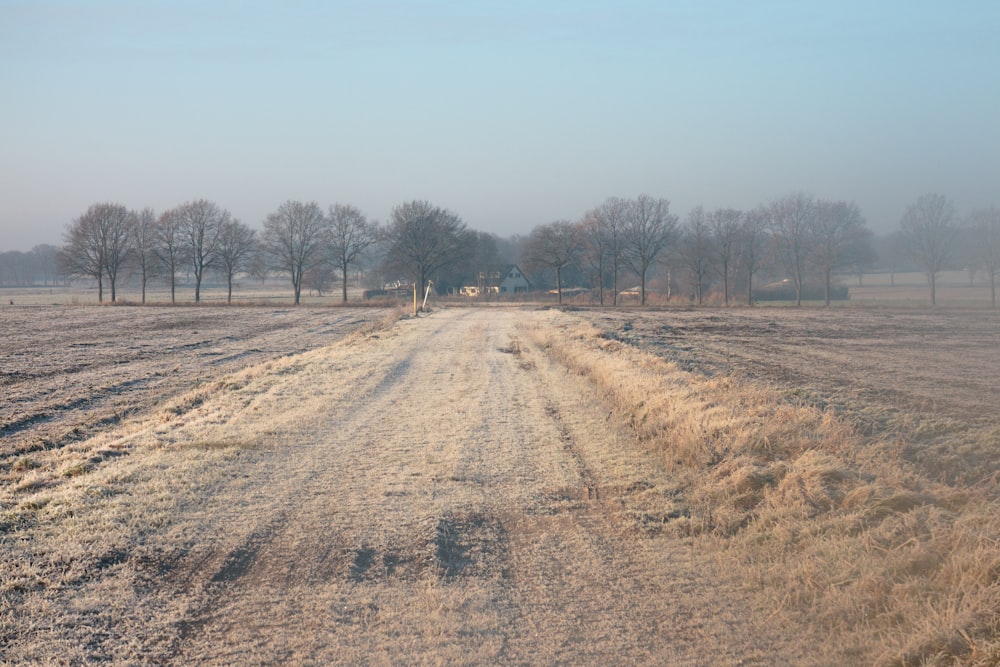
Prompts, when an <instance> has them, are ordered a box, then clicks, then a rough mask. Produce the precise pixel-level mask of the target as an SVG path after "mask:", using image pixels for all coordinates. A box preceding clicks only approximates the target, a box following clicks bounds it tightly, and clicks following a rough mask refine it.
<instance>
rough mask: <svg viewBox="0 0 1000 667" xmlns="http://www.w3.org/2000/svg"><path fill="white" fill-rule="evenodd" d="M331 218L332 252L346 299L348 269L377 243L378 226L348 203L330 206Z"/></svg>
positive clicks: (342, 292) (345, 300) (342, 294)
mask: <svg viewBox="0 0 1000 667" xmlns="http://www.w3.org/2000/svg"><path fill="white" fill-rule="evenodd" d="M329 219H330V256H331V259H332V260H333V264H334V266H336V267H337V269H338V270H339V271H340V288H341V296H342V298H343V302H344V303H347V276H348V271H349V270H350V268H351V267H352V266H354V265H355V264H356V263H357V262H358V261H359V260H360V259H361V257H362V255H363V253H365V252H366V251H367V250H368V249H369V248H371V247H372V246H374V245H375V241H376V239H377V237H378V235H377V231H378V229H377V227H376V226H375V225H374V224H372V223H370V222H369V221H368V219H367V218H366V217H365V214H364V213H362V212H361V210H360V209H358V208H355V207H354V206H350V205H348V204H335V205H333V206H331V207H330V216H329Z"/></svg>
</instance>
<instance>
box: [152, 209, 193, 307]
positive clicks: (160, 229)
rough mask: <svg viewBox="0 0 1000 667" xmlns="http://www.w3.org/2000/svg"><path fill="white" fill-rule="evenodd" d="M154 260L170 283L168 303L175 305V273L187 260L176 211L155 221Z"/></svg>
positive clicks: (182, 222)
mask: <svg viewBox="0 0 1000 667" xmlns="http://www.w3.org/2000/svg"><path fill="white" fill-rule="evenodd" d="M155 234H156V246H155V252H156V259H157V261H158V263H159V265H160V269H161V270H162V271H163V274H164V275H165V276H166V278H167V281H168V282H169V283H170V303H177V271H178V270H180V268H181V266H182V265H183V264H185V263H186V262H187V261H188V260H187V249H188V245H187V243H186V242H185V238H184V221H183V219H182V218H181V215H180V213H179V211H178V210H177V209H170V210H169V211H164V212H163V213H162V214H160V217H159V218H158V219H157V221H156V232H155Z"/></svg>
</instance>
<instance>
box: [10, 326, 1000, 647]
mask: <svg viewBox="0 0 1000 667" xmlns="http://www.w3.org/2000/svg"><path fill="white" fill-rule="evenodd" d="M3 318H4V319H3V326H4V331H3V333H4V336H5V340H6V339H7V337H8V336H9V337H10V340H11V341H12V342H13V343H12V345H11V347H10V348H7V347H6V346H5V348H4V350H3V352H2V356H0V361H2V364H3V367H2V368H0V371H2V372H3V373H4V374H5V375H4V376H3V382H4V385H3V389H4V396H3V401H2V403H0V409H2V410H3V411H4V415H3V416H4V422H3V423H4V426H3V428H4V429H5V430H4V431H3V432H2V440H0V447H2V449H3V456H4V458H3V462H2V474H3V486H2V487H0V596H2V597H0V662H2V661H4V660H6V661H7V662H10V663H11V664H14V663H21V662H34V663H67V664H84V663H90V662H113V663H129V664H146V663H159V664H162V663H166V664H191V663H201V664H261V665H263V664H287V663H295V664H331V663H338V664H356V663H359V662H366V663H376V664H400V663H407V664H441V663H465V664H495V663H498V662H499V663H513V664H527V663H541V664H555V663H558V664H608V663H616V662H617V663H628V664H677V665H696V664H720V665H737V664H741V665H752V664H757V665H782V664H787V665H791V664H796V665H798V664H813V665H834V664H871V663H879V664H886V665H917V664H942V665H943V664H955V663H956V661H957V662H958V664H969V665H987V664H995V662H996V660H998V659H1000V642H998V640H997V639H996V638H997V635H998V633H1000V584H998V582H997V577H996V573H997V572H1000V548H998V539H1000V509H998V508H1000V492H998V482H997V477H998V475H996V474H995V473H996V472H997V471H998V470H1000V467H998V460H1000V457H998V454H997V450H998V448H1000V445H998V441H1000V437H998V436H1000V415H998V413H997V408H996V406H997V405H998V404H1000V396H998V395H997V391H998V390H997V385H996V380H995V379H996V378H997V377H1000V318H998V317H997V315H996V314H995V313H990V312H985V311H978V312H960V311H941V312H919V311H910V310H906V311H882V310H874V309H872V310H868V309H864V310H857V311H854V310H841V309H836V310H830V311H825V310H812V309H803V310H789V309H783V308H779V309H733V310H729V311H723V310H699V311H693V310H692V311H688V310H673V309H671V310H665V311H659V312H657V311H644V310H638V309H630V310H618V311H612V310H606V311H605V310H593V311H590V310H573V311H570V312H564V311H559V310H554V309H532V308H526V307H521V308H514V307H496V308H476V309H461V308H454V309H443V310H439V311H437V312H434V313H431V314H430V315H429V316H426V317H421V318H418V319H407V320H403V321H399V322H396V323H395V324H393V323H391V319H392V318H389V319H385V314H384V313H381V312H379V311H375V310H369V309H362V310H349V309H345V310H340V309H294V310H291V311H285V312H276V311H274V310H272V309H268V308H256V309H254V308H247V309H228V308H202V309H196V308H193V309H184V308H164V309H157V308H153V309H138V308H89V307H88V308H83V307H63V308H42V307H31V308H5V309H4V312H3ZM16 318H24V319H16ZM29 326H30V327H33V328H34V333H33V335H24V334H22V333H21V332H22V330H24V329H27V328H29ZM8 349H9V350H11V352H10V353H8ZM119 360H121V361H120V362H119ZM8 390H9V391H10V393H8ZM8 396H11V397H14V399H16V400H11V401H8V398H7V397H8ZM9 405H14V406H17V407H16V408H13V409H12V408H10V407H9ZM8 411H9V412H8Z"/></svg>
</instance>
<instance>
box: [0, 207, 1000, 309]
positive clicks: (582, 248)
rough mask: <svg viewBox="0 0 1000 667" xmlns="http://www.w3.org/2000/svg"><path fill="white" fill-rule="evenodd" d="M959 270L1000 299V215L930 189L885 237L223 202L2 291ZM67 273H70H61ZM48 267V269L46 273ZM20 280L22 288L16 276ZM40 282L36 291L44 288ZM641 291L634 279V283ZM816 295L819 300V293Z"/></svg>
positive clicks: (724, 299) (79, 242)
mask: <svg viewBox="0 0 1000 667" xmlns="http://www.w3.org/2000/svg"><path fill="white" fill-rule="evenodd" d="M956 261H961V262H964V264H963V266H962V267H961V268H967V269H968V270H969V271H970V280H971V276H972V272H980V271H981V272H983V273H984V274H985V275H986V277H987V278H988V280H989V284H990V287H991V298H992V302H993V305H994V306H995V305H996V274H997V272H998V270H1000V211H998V210H997V209H996V207H990V208H987V209H980V210H975V211H973V212H971V213H970V214H969V215H968V216H965V217H964V218H963V217H960V216H959V215H958V214H957V211H956V207H955V205H954V203H953V202H951V200H949V199H948V198H947V197H944V196H942V195H937V194H928V195H924V196H922V197H920V198H918V199H917V200H916V201H915V202H913V203H912V204H911V205H910V206H908V207H907V209H906V211H905V212H904V214H903V216H902V217H901V219H900V223H899V227H898V229H897V230H896V231H895V232H894V233H892V234H890V235H889V236H888V237H885V238H882V239H876V238H875V237H874V236H873V234H872V233H871V231H870V230H869V229H868V226H867V221H866V220H865V218H864V216H863V215H862V213H861V211H860V209H859V208H858V206H857V205H856V204H854V203H853V202H847V201H834V200H824V199H817V198H815V197H813V196H811V195H808V194H806V193H801V192H795V193H791V194H788V195H785V196H783V197H781V198H779V199H776V200H773V201H770V202H768V203H766V204H763V205H760V206H758V207H756V208H754V209H751V210H746V211H744V210H737V209H732V208H719V209H714V210H705V209H703V208H702V207H700V206H699V207H696V208H694V209H693V210H691V211H690V212H689V213H688V214H687V216H686V217H685V218H684V219H683V220H682V219H681V218H680V217H679V216H678V215H676V214H674V213H672V212H671V210H670V202H669V200H667V199H664V198H656V197H652V196H649V195H639V196H638V197H634V198H620V197H611V198H609V199H607V200H606V201H604V202H603V203H602V204H600V205H598V206H596V207H594V208H593V209H591V210H589V211H587V212H586V213H585V214H584V215H583V216H582V217H581V218H580V219H579V220H576V221H569V220H561V221H555V222H550V223H544V224H540V225H537V226H536V227H535V228H534V229H533V230H532V231H531V232H530V234H528V235H526V236H524V237H518V236H515V237H512V238H508V239H503V238H500V237H498V236H496V235H493V234H486V233H483V232H477V231H474V230H471V229H469V228H468V227H467V226H466V224H465V223H464V222H463V221H462V220H461V218H460V217H459V216H458V215H457V214H455V213H453V212H451V211H449V210H447V209H443V208H441V207H438V206H435V205H433V204H431V203H429V202H426V201H409V202H404V203H402V204H399V205H398V206H396V207H394V208H393V210H392V212H391V215H390V217H389V220H388V221H386V223H385V224H379V223H377V222H374V221H372V220H369V219H368V217H367V216H366V215H365V214H364V213H363V212H362V211H360V210H359V209H358V208H356V207H354V206H351V205H348V204H339V203H338V204H334V205H332V206H329V207H328V208H326V209H324V208H321V207H320V206H319V205H318V204H317V203H315V202H299V201H287V202H285V203H283V204H281V205H280V206H279V207H277V209H275V210H274V211H273V212H272V213H270V214H268V215H267V216H266V218H265V219H264V221H263V225H262V229H261V230H260V231H259V232H258V230H255V229H253V228H251V227H250V226H248V225H246V224H244V223H243V222H241V221H239V220H237V219H235V218H234V217H233V216H232V215H231V214H230V213H229V211H227V210H225V209H223V208H221V207H220V206H218V205H217V204H215V203H214V202H210V201H207V200H204V199H199V200H195V201H191V202H186V203H184V204H182V205H180V206H177V207H175V208H172V209H169V210H167V211H164V212H163V213H161V214H159V215H156V214H155V213H154V211H152V210H151V209H148V208H146V209H141V210H132V209H129V208H127V207H126V206H124V205H122V204H118V203H99V204H94V205H92V206H91V207H89V208H88V209H87V211H85V212H84V213H83V214H82V215H81V216H80V217H78V218H76V219H74V220H73V221H72V222H71V223H70V224H69V225H67V228H66V231H65V233H64V238H63V245H62V246H61V247H58V248H57V247H55V246H48V245H46V246H37V247H36V248H35V249H33V250H32V252H31V253H3V254H0V284H21V283H19V282H17V281H22V280H24V279H25V276H37V275H39V271H41V272H42V273H43V274H44V280H45V282H46V283H48V281H49V280H50V279H51V280H52V281H53V282H55V280H56V278H57V274H58V275H59V276H64V277H72V278H83V279H88V280H93V281H94V282H95V283H96V285H97V289H98V299H99V300H100V301H103V300H104V298H105V288H107V289H108V290H109V292H110V294H109V296H110V300H111V301H116V300H117V299H118V288H119V284H120V282H121V280H122V277H123V276H128V277H129V278H130V279H132V280H136V281H138V283H139V285H140V286H141V294H142V297H141V298H142V301H143V302H145V300H146V289H147V285H148V284H149V283H150V282H151V281H158V282H160V283H163V284H166V285H169V287H170V293H171V301H172V302H175V301H176V291H177V286H178V282H179V278H180V277H181V276H186V277H187V278H188V279H189V280H190V281H191V282H193V286H194V299H195V301H196V302H198V301H200V299H201V289H202V283H203V280H204V279H205V276H206V274H207V273H208V272H212V273H213V274H214V275H217V276H218V277H220V278H221V279H223V280H224V281H225V282H226V284H227V287H228V289H227V301H231V300H232V293H233V283H234V279H235V278H236V277H237V276H238V275H241V274H249V275H251V276H255V277H259V278H261V279H263V278H264V277H266V276H268V275H274V274H280V275H284V276H285V277H286V278H287V279H288V281H289V282H290V283H291V288H292V293H293V297H294V302H295V303H296V304H298V303H300V299H301V294H302V290H303V289H307V290H308V289H319V290H324V289H329V286H330V284H331V283H332V281H333V280H336V281H337V282H339V286H340V291H341V296H342V299H343V300H344V301H347V293H348V289H347V288H348V280H349V276H350V275H351V272H352V271H355V272H357V271H361V270H364V271H365V272H366V273H367V274H368V275H369V281H370V282H371V283H372V284H376V283H375V281H377V280H379V281H380V282H378V283H377V284H382V282H388V281H389V279H391V278H396V279H404V281H408V282H412V283H413V284H415V285H418V286H423V285H426V284H427V283H428V281H430V280H432V279H433V281H434V283H435V288H436V289H437V290H439V291H445V290H448V289H453V290H456V291H457V288H458V287H461V286H462V285H469V284H475V283H476V276H477V275H480V274H481V273H482V272H484V271H487V270H492V269H494V268H495V267H497V266H499V265H502V264H507V263H518V264H520V265H522V266H523V268H524V269H526V273H527V274H528V275H529V276H530V277H531V279H532V282H533V284H534V286H535V287H536V288H545V289H547V288H549V287H554V291H555V292H556V294H557V298H558V299H559V300H560V302H561V301H562V298H563V293H564V290H565V289H566V288H567V287H574V288H578V289H581V288H582V289H586V290H587V291H589V292H591V293H592V294H594V298H595V299H596V300H597V301H599V302H600V303H601V304H605V303H608V304H618V303H619V301H620V298H621V295H622V294H623V293H625V292H628V293H629V294H631V293H633V292H635V293H636V294H637V300H638V301H639V302H640V303H642V304H646V303H647V295H648V292H649V283H650V280H653V279H655V280H656V282H657V284H658V291H659V292H660V293H662V294H664V296H666V297H667V298H670V297H671V296H674V295H676V294H677V293H680V294H682V295H683V296H684V297H687V298H688V299H689V300H690V301H692V302H695V303H698V304H702V303H704V302H705V300H706V299H708V298H710V297H711V298H712V299H714V300H716V301H718V302H720V303H724V304H726V305H728V304H729V303H731V302H732V301H733V300H739V301H741V302H744V303H753V301H754V299H755V298H756V295H759V294H761V293H762V290H761V288H759V287H758V284H759V283H760V282H761V280H774V279H777V280H778V281H781V282H782V283H783V285H784V286H786V287H787V290H788V295H789V298H792V299H794V300H795V301H796V303H799V304H801V302H802V300H803V299H804V298H816V295H819V294H821V295H822V298H823V299H824V301H825V302H826V303H827V304H829V303H830V301H831V299H832V298H834V293H835V291H836V289H837V286H836V284H835V282H836V276H838V275H843V274H846V273H853V274H856V275H858V276H859V279H860V277H861V276H863V275H864V273H866V272H868V271H871V270H873V269H874V268H876V267H880V268H882V269H883V270H889V271H895V270H897V269H903V268H913V269H918V270H920V271H922V272H923V273H924V274H925V275H926V277H927V282H928V287H929V289H930V299H931V303H932V304H933V303H936V298H937V297H936V280H937V276H938V274H939V273H940V272H941V271H942V270H944V269H946V268H949V267H952V266H953V265H954V263H955V262H956ZM53 264H54V265H55V267H53ZM40 267H43V268H40ZM11 275H13V278H14V280H13V282H12V281H11ZM30 280H31V279H30V278H29V282H30ZM626 281H627V282H626ZM810 295H813V296H810Z"/></svg>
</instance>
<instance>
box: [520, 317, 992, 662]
mask: <svg viewBox="0 0 1000 667" xmlns="http://www.w3.org/2000/svg"><path fill="white" fill-rule="evenodd" d="M535 338H536V341H535V342H536V343H537V344H539V345H542V346H544V347H545V348H546V349H547V350H548V352H549V353H550V354H552V355H554V356H555V357H556V358H558V359H559V360H561V361H562V363H564V364H565V365H566V366H567V367H568V368H570V369H574V370H576V371H577V372H578V373H580V374H582V375H585V376H587V377H588V378H589V379H590V380H591V381H592V382H593V383H594V384H595V385H596V386H597V387H598V388H599V389H600V391H601V393H603V395H604V396H605V398H606V402H607V403H608V405H609V406H610V407H611V409H612V411H613V413H614V414H615V415H617V416H618V418H620V419H622V420H623V421H624V422H625V423H627V424H628V425H629V426H630V427H631V428H632V429H633V431H634V433H635V435H636V437H637V438H638V440H639V442H640V443H642V444H643V445H644V446H645V447H647V448H651V449H653V450H655V451H658V452H660V454H661V455H662V457H663V459H664V461H665V463H666V464H667V465H669V466H672V467H673V470H674V473H675V474H676V475H677V476H678V478H679V479H680V480H681V481H682V487H683V494H682V495H683V498H684V500H685V502H686V505H687V511H686V512H684V513H682V515H681V516H678V517H677V518H676V519H675V520H673V521H672V522H670V524H669V526H670V529H672V530H674V531H676V532H677V533H680V534H684V535H697V536H698V544H699V545H700V547H701V548H703V549H704V550H705V552H706V553H709V554H714V556H715V557H717V558H719V559H720V560H721V561H723V562H726V563H728V564H729V566H731V567H739V568H741V569H742V571H743V573H744V579H745V580H746V582H747V585H748V586H749V587H752V588H755V589H756V590H757V591H758V594H759V595H761V596H764V597H766V598H768V599H769V600H770V605H771V607H772V608H773V615H774V617H775V618H785V619H787V621H788V622H789V623H791V624H793V625H795V626H798V627H800V628H802V629H803V630H802V631H803V632H805V633H806V635H807V636H808V637H809V640H808V641H810V642H812V643H814V644H815V655H816V656H817V657H816V658H815V662H816V663H817V664H849V663H865V662H867V663H873V662H874V663H878V664H884V665H901V666H902V665H944V664H949V665H950V664H963V665H995V664H998V663H1000V640H998V639H997V638H998V637H1000V549H998V547H1000V502H998V500H997V498H998V493H997V487H996V483H995V482H990V481H986V482H981V483H980V484H979V485H977V486H975V487H963V486H958V485H954V484H952V485H949V484H944V483H942V482H940V481H936V480H935V479H930V478H929V476H928V475H927V474H926V471H927V470H930V469H933V467H934V466H933V461H928V460H926V458H925V460H922V461H921V462H920V464H919V465H916V464H914V463H913V462H911V461H908V460H906V459H905V458H904V457H903V456H902V455H901V452H903V451H905V450H906V449H907V446H908V443H907V442H906V439H907V438H909V437H917V438H920V437H924V436H925V435H926V434H922V433H920V432H919V429H915V428H907V427H905V426H903V427H901V426H900V425H899V423H896V424H895V425H893V426H892V427H891V428H888V427H887V428H885V429H881V430H880V429H874V430H872V429H871V428H870V426H871V425H870V424H869V425H868V431H867V432H864V433H863V432H862V431H861V430H859V429H858V428H857V425H856V424H854V423H853V421H852V420H851V419H849V418H843V417H841V416H838V415H836V414H835V413H834V411H833V410H832V409H830V410H824V409H823V408H822V407H819V406H817V405H815V404H814V402H808V401H799V400H794V396H790V395H789V394H788V392H783V391H781V390H780V389H778V388H773V387H768V386H763V385H756V384H753V383H751V382H747V381H738V380H736V379H733V377H729V376H724V375H717V376H715V377H707V376H705V375H702V374H699V373H693V372H689V371H685V370H682V369H681V368H680V367H678V366H677V365H676V364H674V363H671V362H669V361H665V360H664V359H661V358H659V357H656V356H653V355H651V354H649V353H646V352H643V351H641V350H639V349H636V348H635V347H632V346H629V345H626V344H623V343H621V342H619V341H617V340H613V339H609V337H606V336H605V335H603V332H602V331H600V330H599V329H597V328H594V327H592V326H590V325H587V324H584V323H581V322H580V321H578V320H574V319H572V318H570V317H567V318H565V320H563V321H562V323H561V325H560V326H559V327H558V328H556V329H542V328H539V329H536V330H535ZM931 421H932V420H931ZM897 422H898V420H897ZM915 423H916V425H918V426H919V427H920V428H928V427H929V426H928V424H929V421H928V420H920V419H918V420H915ZM949 428H950V429H953V430H954V429H958V430H959V431H961V424H956V423H955V422H954V421H952V422H949ZM953 435H954V433H953ZM975 437H982V436H981V435H978V436H975ZM949 442H954V439H953V440H952V441H949ZM993 444H994V445H995V442H994V443H993ZM970 446H971V445H970ZM952 449H953V448H951V447H942V452H941V453H940V456H942V457H945V456H946V453H945V452H946V450H947V451H952Z"/></svg>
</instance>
